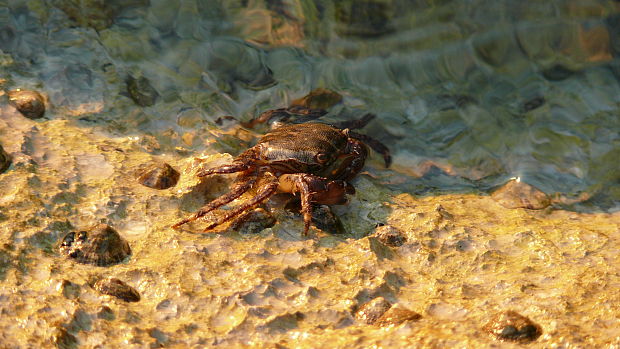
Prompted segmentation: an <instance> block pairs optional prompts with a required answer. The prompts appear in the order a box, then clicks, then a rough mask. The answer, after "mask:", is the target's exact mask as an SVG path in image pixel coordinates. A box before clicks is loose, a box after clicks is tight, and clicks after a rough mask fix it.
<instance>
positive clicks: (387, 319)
mask: <svg viewBox="0 0 620 349" xmlns="http://www.w3.org/2000/svg"><path fill="white" fill-rule="evenodd" d="M420 318H422V315H420V314H418V313H416V312H415V311H411V310H409V309H406V308H403V307H402V306H400V305H398V304H396V305H394V306H393V307H391V308H390V309H388V310H387V311H386V312H385V313H383V315H381V317H379V318H378V319H377V321H376V322H375V323H374V324H375V325H377V326H382V327H385V326H392V325H394V326H396V325H400V324H402V323H403V322H405V321H415V320H419V319H420Z"/></svg>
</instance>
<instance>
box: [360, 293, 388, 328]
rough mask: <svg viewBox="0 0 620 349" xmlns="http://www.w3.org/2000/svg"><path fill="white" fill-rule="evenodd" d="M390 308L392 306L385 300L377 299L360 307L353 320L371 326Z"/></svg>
mask: <svg viewBox="0 0 620 349" xmlns="http://www.w3.org/2000/svg"><path fill="white" fill-rule="evenodd" d="M391 307H392V304H391V303H390V302H388V301H387V300H386V299H385V298H383V297H377V298H375V299H373V300H371V301H370V302H368V303H366V304H364V305H362V306H361V307H360V308H359V309H358V310H357V312H356V313H355V318H356V319H358V320H359V321H362V322H364V323H366V324H368V325H372V324H374V323H375V322H377V320H379V318H381V316H382V315H383V314H385V312H386V311H388V309H390V308H391Z"/></svg>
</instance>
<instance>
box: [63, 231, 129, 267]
mask: <svg viewBox="0 0 620 349" xmlns="http://www.w3.org/2000/svg"><path fill="white" fill-rule="evenodd" d="M59 250H60V253H61V254H63V255H65V256H67V257H69V258H72V259H74V260H75V261H76V262H79V263H84V264H94V265H98V266H108V265H112V264H116V263H120V262H122V261H123V260H124V259H125V258H127V257H128V256H129V255H130V254H131V248H130V247H129V243H128V242H127V241H126V240H125V239H123V238H122V237H121V236H120V235H119V234H118V232H117V231H116V230H114V229H113V228H112V227H110V226H108V225H107V224H99V225H96V226H94V227H93V228H91V229H89V230H88V231H80V232H70V233H68V234H67V235H65V237H64V238H63V239H62V242H61V244H60V248H59Z"/></svg>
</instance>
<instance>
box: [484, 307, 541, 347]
mask: <svg viewBox="0 0 620 349" xmlns="http://www.w3.org/2000/svg"><path fill="white" fill-rule="evenodd" d="M484 329H485V330H486V331H487V332H489V333H490V334H492V335H493V336H495V337H496V338H497V339H499V340H504V341H512V342H520V343H527V342H531V341H534V340H536V339H537V338H538V337H540V335H541V334H542V329H541V328H540V326H538V325H537V324H535V323H534V322H532V320H530V319H528V318H526V317H525V316H523V315H521V314H519V313H517V312H515V311H511V310H509V311H505V312H502V313H499V314H497V315H495V317H493V319H492V320H491V321H489V323H488V324H487V325H486V326H485V328H484Z"/></svg>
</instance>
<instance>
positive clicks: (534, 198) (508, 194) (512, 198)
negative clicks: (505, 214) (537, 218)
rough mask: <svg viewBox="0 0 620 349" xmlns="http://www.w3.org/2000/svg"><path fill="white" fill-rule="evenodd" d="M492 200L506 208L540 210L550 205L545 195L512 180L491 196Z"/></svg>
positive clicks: (529, 186) (527, 185) (534, 188)
mask: <svg viewBox="0 0 620 349" xmlns="http://www.w3.org/2000/svg"><path fill="white" fill-rule="evenodd" d="M491 197H492V198H493V200H495V201H496V202H497V203H499V204H500V205H502V206H504V207H506V208H527V209H530V210H540V209H543V208H545V207H547V206H549V205H550V204H551V200H550V199H549V197H548V196H547V194H545V193H543V192H542V191H540V190H538V189H537V188H536V187H533V186H531V185H529V184H527V183H523V182H521V181H518V180H512V181H510V182H508V183H506V184H505V185H504V186H503V187H501V188H499V189H498V190H496V191H495V192H493V194H491Z"/></svg>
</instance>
